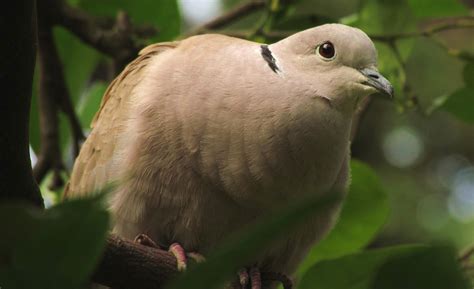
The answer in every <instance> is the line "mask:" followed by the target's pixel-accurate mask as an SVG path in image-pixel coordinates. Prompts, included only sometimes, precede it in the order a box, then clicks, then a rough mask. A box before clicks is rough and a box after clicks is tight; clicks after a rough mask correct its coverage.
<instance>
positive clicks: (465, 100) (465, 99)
mask: <svg viewBox="0 0 474 289" xmlns="http://www.w3.org/2000/svg"><path fill="white" fill-rule="evenodd" d="M473 107H474V87H472V86H471V87H464V88H461V89H459V90H458V91H456V92H454V93H453V94H451V95H450V96H449V97H448V98H447V100H446V101H445V102H444V104H443V106H442V108H443V109H444V110H446V111H448V112H450V113H451V114H452V115H454V116H455V117H457V118H459V119H460V120H462V121H465V122H470V123H474V113H473V110H472V109H473Z"/></svg>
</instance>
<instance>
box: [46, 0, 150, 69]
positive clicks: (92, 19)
mask: <svg viewBox="0 0 474 289" xmlns="http://www.w3.org/2000/svg"><path fill="white" fill-rule="evenodd" d="M41 2H42V7H43V8H42V9H41V10H40V13H43V14H44V15H46V17H48V18H49V19H51V23H52V24H53V25H60V26H62V27H64V28H66V29H67V30H69V31H70V32H71V33H73V34H75V35H76V36H77V37H79V38H80V39H81V40H82V41H83V42H84V43H86V44H88V45H90V46H92V47H94V48H95V49H97V50H99V51H100V52H102V53H104V54H106V55H109V56H110V57H112V58H113V59H114V60H115V61H116V62H117V63H118V64H119V65H118V66H119V67H117V70H118V71H119V70H121V69H122V68H123V67H125V65H126V64H127V63H128V62H130V61H131V60H132V59H134V58H135V57H136V55H137V53H138V51H139V50H140V49H141V48H142V47H143V46H144V45H145V44H144V43H143V41H141V39H143V38H147V37H151V36H153V35H156V33H157V29H155V28H154V27H152V26H140V27H135V26H132V25H131V23H130V19H129V17H128V15H127V14H126V13H124V12H119V13H118V14H117V18H116V19H115V20H113V19H110V18H105V17H96V16H92V15H90V14H88V13H86V12H84V11H82V10H81V9H78V8H74V7H72V6H70V5H68V4H67V3H66V2H65V1H63V0H42V1H41Z"/></svg>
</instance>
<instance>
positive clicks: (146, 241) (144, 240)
mask: <svg viewBox="0 0 474 289" xmlns="http://www.w3.org/2000/svg"><path fill="white" fill-rule="evenodd" d="M134 241H135V242H136V243H138V244H141V245H143V246H147V247H153V248H159V246H158V245H157V244H156V243H155V242H154V241H153V240H152V239H151V238H150V237H148V236H147V235H145V234H140V235H138V236H136V237H135V240H134Z"/></svg>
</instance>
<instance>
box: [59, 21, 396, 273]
mask: <svg viewBox="0 0 474 289" xmlns="http://www.w3.org/2000/svg"><path fill="white" fill-rule="evenodd" d="M329 42H330V44H331V45H333V47H334V50H335V56H334V57H332V58H331V57H326V58H325V57H324V55H323V54H324V53H326V52H327V51H326V52H325V51H322V50H321V49H323V48H321V47H322V45H323V44H324V43H326V44H327V43H329ZM328 51H329V52H330V50H328ZM323 52H324V53H323ZM326 54H327V53H326ZM375 67H376V51H375V48H374V46H373V44H372V42H371V41H370V39H369V38H368V37H367V35H365V34H364V33H363V32H362V31H360V30H358V29H354V28H350V27H347V26H344V25H340V24H330V25H324V26H319V27H316V28H313V29H309V30H305V31H303V32H300V33H297V34H295V35H293V36H290V37H288V38H286V39H284V40H282V41H280V42H277V43H275V44H272V45H269V46H261V44H258V43H254V42H250V41H245V40H240V39H236V38H231V37H226V36H222V35H202V36H194V37H191V38H188V39H186V40H182V41H179V42H169V43H158V44H155V45H151V46H149V47H147V48H145V49H144V50H143V51H142V52H141V53H140V56H139V57H138V58H137V59H136V60H135V61H133V62H132V63H130V64H129V65H128V66H127V67H126V68H125V70H124V71H123V72H122V73H121V74H120V75H119V76H118V77H117V78H116V79H115V80H114V82H113V83H112V84H111V85H110V87H109V88H108V90H107V92H106V93H105V95H104V99H103V101H102V105H101V108H100V110H99V112H98V114H97V116H96V119H95V121H94V123H93V130H92V132H91V134H90V136H89V137H88V139H87V141H86V142H85V144H84V146H83V148H82V150H81V152H80V155H79V157H78V158H77V160H76V163H75V165H74V169H73V172H72V175H71V180H70V184H69V187H68V189H67V190H66V195H67V197H76V196H82V195H84V194H86V193H88V192H92V191H94V190H96V189H99V188H101V187H103V186H104V185H106V184H107V183H110V182H112V181H115V182H117V181H118V187H117V188H116V189H115V191H114V192H113V194H112V196H111V201H110V209H111V211H112V213H113V215H114V220H115V221H114V231H115V232H116V233H118V234H120V235H122V236H124V237H127V238H134V237H135V236H136V235H137V234H140V233H145V234H147V235H149V236H150V237H151V238H152V239H154V240H155V241H157V242H158V243H161V244H168V245H169V244H170V243H171V242H179V243H180V244H181V245H183V247H184V248H185V249H186V250H188V251H197V252H200V253H203V254H204V255H205V254H206V253H207V252H209V251H210V250H211V249H212V248H214V247H216V246H217V245H218V243H219V242H220V241H221V240H222V239H223V238H224V237H226V236H227V235H228V234H229V233H231V232H232V231H235V230H238V229H240V228H241V227H243V226H245V225H246V224H248V223H250V222H252V221H253V220H254V219H255V218H257V217H259V216H261V215H262V214H264V213H265V212H266V211H268V210H269V209H272V208H274V207H277V206H280V205H284V204H285V203H287V202H288V201H290V200H292V199H296V198H299V197H301V196H303V195H305V194H320V195H323V194H325V193H328V192H333V191H343V190H345V189H346V187H347V183H348V178H349V169H348V160H349V158H350V153H349V150H350V149H349V144H350V141H349V135H350V130H351V122H352V117H353V115H354V112H355V109H356V106H357V103H358V102H359V101H360V99H361V98H362V97H364V96H367V95H369V94H373V93H375V92H377V91H381V92H383V93H386V94H391V93H392V89H391V86H390V84H389V83H388V81H387V80H386V79H385V78H383V77H382V76H381V75H380V74H378V73H377V71H376V68H375ZM338 208H339V206H335V207H334V208H332V209H331V210H330V211H328V212H325V213H324V214H323V215H319V216H318V217H315V218H313V219H310V220H307V222H306V224H305V225H304V226H303V227H302V229H301V230H300V231H299V232H298V233H296V234H294V235H291V236H288V237H287V238H286V239H285V240H284V241H282V242H280V243H279V244H276V245H275V246H271V247H269V248H268V250H266V252H264V253H263V257H260V258H259V259H258V260H256V261H258V263H259V265H260V266H263V267H266V269H268V270H274V271H278V272H283V273H287V274H291V273H292V272H293V271H294V270H295V268H296V266H297V264H298V263H299V262H300V261H301V259H302V258H303V257H304V255H305V254H306V252H307V251H308V249H309V248H310V246H312V245H313V244H314V243H315V242H317V241H318V240H320V239H321V238H322V237H324V235H325V234H326V233H327V232H328V230H329V229H330V228H331V226H332V225H333V223H334V222H333V221H334V218H335V216H336V214H337V211H338ZM348 241H350V240H348Z"/></svg>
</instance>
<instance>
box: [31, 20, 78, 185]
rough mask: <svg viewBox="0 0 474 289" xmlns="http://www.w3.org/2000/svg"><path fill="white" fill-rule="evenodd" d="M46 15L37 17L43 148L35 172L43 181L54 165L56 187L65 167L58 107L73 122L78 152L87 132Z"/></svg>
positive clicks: (39, 98) (39, 179)
mask: <svg viewBox="0 0 474 289" xmlns="http://www.w3.org/2000/svg"><path fill="white" fill-rule="evenodd" d="M44 17H45V16H44V15H39V19H38V20H39V21H38V40H39V70H40V80H39V96H38V102H39V111H40V128H41V151H40V153H39V156H38V162H37V163H36V165H35V167H34V168H33V175H34V177H35V179H36V181H37V182H38V183H40V182H41V181H42V180H43V178H44V177H45V175H46V174H47V172H48V171H49V170H50V169H52V170H53V174H54V177H53V182H52V183H51V188H52V189H57V188H59V187H61V186H62V185H63V181H62V178H61V172H62V171H63V170H64V165H63V161H62V157H61V148H60V145H59V118H58V111H59V109H62V110H63V111H64V112H66V115H67V116H68V119H69V121H70V123H71V128H72V131H73V138H74V140H75V144H74V147H75V151H76V153H77V152H78V151H79V142H80V141H82V140H83V139H84V135H83V133H82V128H81V126H80V123H79V120H78V118H77V116H76V113H75V111H74V107H73V105H72V103H71V100H70V96H69V92H68V90H67V87H66V81H65V79H64V74H63V68H62V64H61V60H60V58H59V54H58V51H57V48H56V45H55V43H54V39H53V31H52V25H51V23H50V22H49V20H48V19H45V18H44Z"/></svg>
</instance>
